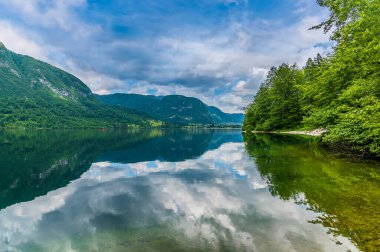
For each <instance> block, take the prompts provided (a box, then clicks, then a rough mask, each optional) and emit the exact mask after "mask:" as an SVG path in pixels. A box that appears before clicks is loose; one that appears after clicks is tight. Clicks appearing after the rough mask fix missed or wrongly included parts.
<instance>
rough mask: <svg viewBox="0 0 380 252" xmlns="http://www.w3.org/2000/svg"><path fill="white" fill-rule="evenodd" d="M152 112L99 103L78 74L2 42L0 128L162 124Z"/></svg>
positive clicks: (0, 56)
mask: <svg viewBox="0 0 380 252" xmlns="http://www.w3.org/2000/svg"><path fill="white" fill-rule="evenodd" d="M162 125H163V124H162V123H161V122H159V121H157V120H154V119H152V118H151V117H150V116H148V115H146V114H144V113H141V112H137V111H134V110H130V109H125V108H115V107H111V106H107V105H104V104H103V103H101V102H99V101H98V100H97V99H96V98H95V96H94V95H93V94H92V93H91V90H90V89H89V88H88V87H87V86H86V85H85V84H84V83H83V82H81V81H80V80H79V79H78V78H76V77H75V76H73V75H71V74H68V73H66V72H64V71H62V70H60V69H58V68H55V67H53V66H51V65H49V64H47V63H44V62H41V61H38V60H35V59H33V58H31V57H28V56H23V55H19V54H16V53H13V52H11V51H9V50H7V49H6V48H5V47H4V46H3V45H2V46H1V45H0V127H14V128H20V127H21V128H100V127H107V128H109V127H137V126H139V127H140V126H143V127H151V126H155V127H159V126H162Z"/></svg>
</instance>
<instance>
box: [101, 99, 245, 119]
mask: <svg viewBox="0 0 380 252" xmlns="http://www.w3.org/2000/svg"><path fill="white" fill-rule="evenodd" d="M96 97H97V98H98V99H99V100H100V101H102V102H104V103H106V104H108V105H113V106H122V107H127V108H130V109H135V110H138V111H142V112H144V113H147V114H149V115H151V116H152V117H154V118H156V119H158V120H162V121H165V122H171V123H177V124H201V125H241V124H242V122H243V120H244V114H228V113H224V112H223V111H221V110H220V109H218V108H216V107H213V106H208V105H206V104H205V103H203V102H202V101H201V100H199V99H196V98H193V97H186V96H182V95H168V96H153V95H140V94H122V93H118V94H110V95H97V96H96Z"/></svg>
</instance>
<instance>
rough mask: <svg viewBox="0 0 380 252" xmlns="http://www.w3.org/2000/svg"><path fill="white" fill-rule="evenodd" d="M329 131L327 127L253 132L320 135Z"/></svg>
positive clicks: (254, 131)
mask: <svg viewBox="0 0 380 252" xmlns="http://www.w3.org/2000/svg"><path fill="white" fill-rule="evenodd" d="M325 132H327V130H326V129H322V128H321V129H314V130H290V131H260V130H253V131H252V133H267V134H287V135H305V136H313V137H319V136H321V135H322V134H323V133H325Z"/></svg>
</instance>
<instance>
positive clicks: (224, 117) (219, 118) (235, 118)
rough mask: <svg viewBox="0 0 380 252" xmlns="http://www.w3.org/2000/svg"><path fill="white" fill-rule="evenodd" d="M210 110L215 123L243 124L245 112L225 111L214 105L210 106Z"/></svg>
mask: <svg viewBox="0 0 380 252" xmlns="http://www.w3.org/2000/svg"><path fill="white" fill-rule="evenodd" d="M208 111H209V113H210V114H211V116H212V118H213V120H214V123H215V124H231V125H241V124H242V122H243V120H244V114H240V113H234V114H229V113H224V112H223V111H221V110H220V109H219V108H217V107H214V106H208Z"/></svg>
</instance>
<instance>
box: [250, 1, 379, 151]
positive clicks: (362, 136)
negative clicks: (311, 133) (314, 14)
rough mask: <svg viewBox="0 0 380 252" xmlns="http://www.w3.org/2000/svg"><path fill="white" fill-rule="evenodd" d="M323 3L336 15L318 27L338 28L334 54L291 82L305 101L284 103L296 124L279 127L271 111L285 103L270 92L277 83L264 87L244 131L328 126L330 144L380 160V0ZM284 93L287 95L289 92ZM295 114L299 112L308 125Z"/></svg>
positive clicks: (318, 60)
mask: <svg viewBox="0 0 380 252" xmlns="http://www.w3.org/2000/svg"><path fill="white" fill-rule="evenodd" d="M318 3H319V4H320V5H321V6H325V7H328V8H329V9H330V11H331V15H330V18H329V19H328V20H327V21H325V22H323V23H322V24H320V25H318V26H316V27H313V28H324V29H325V31H329V30H331V29H334V30H333V35H332V40H334V41H335V42H336V46H335V47H334V52H333V53H332V54H331V55H329V57H327V58H322V57H320V55H318V56H317V58H315V59H314V60H312V59H309V60H308V61H307V63H306V66H305V67H304V68H303V69H302V74H301V76H302V78H297V81H296V82H295V81H294V80H286V81H287V82H290V83H292V86H294V87H295V88H296V89H297V90H298V91H299V94H298V96H297V97H298V99H299V102H298V103H297V102H295V101H294V100H293V101H291V102H289V100H287V99H284V100H283V101H282V102H281V103H282V105H283V106H285V105H286V104H287V105H290V106H292V109H288V110H282V111H281V110H280V111H281V112H283V113H286V114H285V116H286V117H289V118H293V120H289V121H286V120H285V121H283V123H273V120H275V121H277V122H278V121H279V120H278V118H279V115H280V113H275V114H274V113H273V112H272V110H271V108H272V106H273V104H274V103H276V102H278V101H279V100H278V97H277V98H276V96H273V92H271V91H270V90H273V88H274V85H273V84H271V85H269V87H265V85H266V84H264V87H262V89H263V88H264V90H261V89H260V91H259V92H258V94H257V95H256V97H255V100H254V102H253V103H252V104H251V105H250V107H249V108H248V110H247V114H246V117H248V118H246V121H245V126H244V127H245V128H248V127H249V128H254V129H264V130H273V129H283V128H291V127H294V126H295V125H294V124H293V123H291V122H296V123H297V125H298V127H306V128H320V127H323V128H327V129H328V130H329V132H328V133H327V134H326V135H324V136H323V137H322V141H323V142H324V143H327V144H329V145H336V146H337V145H339V146H345V147H348V148H350V149H352V150H355V151H359V152H361V153H364V154H371V155H375V156H377V157H380V147H379V146H380V138H379V136H380V132H379V131H380V123H379V118H380V106H379V104H380V15H379V10H380V1H379V0H375V1H373V0H359V1H358V0H349V1H346V0H319V1H318ZM274 75H275V76H277V75H279V73H277V72H274ZM272 78H273V77H271V76H268V80H267V81H266V82H268V81H269V82H270V83H271V81H270V80H271V79H272ZM283 85H284V86H285V87H286V85H285V84H283ZM289 85H290V84H289ZM289 85H288V86H289ZM265 89H269V91H268V90H265ZM277 89H278V88H277ZM278 90H279V91H280V92H281V93H282V94H285V91H284V90H281V89H278ZM299 106H300V107H301V109H299ZM269 108H270V109H269ZM290 111H296V112H297V113H299V114H298V115H299V116H301V117H302V122H301V121H300V120H297V119H298V118H297V117H296V116H295V115H294V114H292V113H290ZM273 115H275V117H274V119H273Z"/></svg>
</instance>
